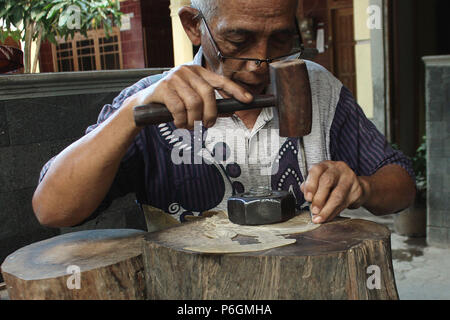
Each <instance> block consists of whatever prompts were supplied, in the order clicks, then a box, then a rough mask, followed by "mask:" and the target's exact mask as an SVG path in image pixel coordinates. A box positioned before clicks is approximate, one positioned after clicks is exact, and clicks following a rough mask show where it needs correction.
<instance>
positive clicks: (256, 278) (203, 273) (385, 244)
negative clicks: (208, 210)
mask: <svg viewBox="0 0 450 320" xmlns="http://www.w3.org/2000/svg"><path fill="white" fill-rule="evenodd" d="M198 223H199V222H193V223H189V224H186V225H183V226H181V227H176V228H171V229H167V230H165V231H164V232H158V233H153V234H147V235H146V236H145V237H144V242H145V243H144V248H143V258H144V265H145V270H146V271H147V272H146V284H147V297H148V298H149V299H219V300H226V299H248V300H253V299H261V300H266V299H268V300H271V299H398V293H397V289H396V285H395V278H394V274H393V268H392V258H391V249H390V232H389V230H388V229H387V228H386V227H384V226H381V225H378V224H376V223H373V222H369V221H364V220H339V221H336V222H332V223H328V224H325V225H322V226H321V227H320V228H318V229H315V230H313V231H309V232H306V233H302V234H296V235H291V236H289V238H292V239H296V243H295V244H292V245H288V246H284V247H279V248H274V249H270V250H266V251H260V252H249V253H239V254H203V253H197V252H191V251H189V250H185V249H183V248H185V247H186V246H187V245H188V244H189V241H190V240H189V239H190V238H191V241H192V242H194V243H195V241H196V238H195V234H196V232H197V230H196V224H198ZM247 240H248V239H247ZM371 265H377V266H379V267H380V270H381V273H380V276H381V289H380V290H376V289H373V290H370V289H368V288H367V285H366V282H367V279H368V278H369V276H370V274H367V268H368V267H369V266H371Z"/></svg>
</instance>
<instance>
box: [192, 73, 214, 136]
mask: <svg viewBox="0 0 450 320" xmlns="http://www.w3.org/2000/svg"><path fill="white" fill-rule="evenodd" d="M187 72H189V83H190V85H191V87H192V88H193V89H194V90H195V91H196V92H197V93H198V94H199V96H200V97H201V98H202V100H203V119H202V120H203V125H204V126H205V127H207V128H210V127H212V126H213V125H214V124H215V122H216V119H217V105H216V94H215V91H214V88H213V87H212V86H211V85H210V84H209V83H208V82H206V80H204V79H203V78H202V77H200V76H198V75H197V73H195V72H193V71H192V70H191V69H189V70H188V71H187Z"/></svg>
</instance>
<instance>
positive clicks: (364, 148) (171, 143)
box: [39, 49, 414, 222]
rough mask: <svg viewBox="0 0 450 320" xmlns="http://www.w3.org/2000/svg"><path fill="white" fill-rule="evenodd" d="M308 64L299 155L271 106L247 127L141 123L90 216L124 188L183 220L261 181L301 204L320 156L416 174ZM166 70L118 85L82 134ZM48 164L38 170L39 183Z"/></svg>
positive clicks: (234, 122)
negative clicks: (307, 113)
mask: <svg viewBox="0 0 450 320" xmlns="http://www.w3.org/2000/svg"><path fill="white" fill-rule="evenodd" d="M202 57H203V55H202V50H201V49H200V51H199V52H198V54H197V55H196V57H195V58H194V60H193V61H192V62H191V63H190V64H195V65H201V64H202ZM306 64H307V69H308V74H309V78H310V84H311V90H312V100H313V125H312V132H311V134H310V135H309V136H306V137H304V147H305V149H304V150H305V152H304V153H303V152H301V151H302V150H301V149H300V140H299V138H282V137H280V136H279V123H278V114H277V111H276V109H275V108H267V109H263V111H262V112H261V113H260V115H259V117H258V119H257V121H256V123H255V125H254V127H253V129H251V130H249V129H247V128H246V126H245V125H244V123H243V122H242V121H241V120H240V119H239V117H237V116H235V115H233V116H232V117H228V118H218V119H217V122H216V124H215V125H214V126H213V127H212V128H210V129H206V128H204V127H203V126H202V125H201V123H197V124H196V126H195V130H192V131H187V130H177V129H176V127H175V126H174V124H173V122H172V123H165V124H161V125H155V126H146V127H145V128H143V129H142V131H141V132H140V133H139V134H138V135H137V137H136V138H135V139H134V142H133V143H132V145H131V146H130V148H129V149H128V152H127V153H126V155H125V157H124V158H123V159H122V162H121V165H120V168H119V170H118V173H117V175H116V177H115V179H114V182H113V184H112V186H111V188H110V190H109V192H108V194H107V196H106V197H105V199H104V200H103V202H102V204H101V205H100V206H99V208H98V209H97V210H96V211H95V212H94V213H93V214H92V215H91V216H90V217H89V220H90V219H94V218H95V217H97V216H98V215H99V214H100V213H101V212H102V211H104V210H105V209H106V208H108V207H109V206H110V204H111V203H112V201H113V200H114V199H116V198H118V197H122V196H125V195H127V194H129V193H135V194H136V198H137V202H138V203H139V204H148V205H152V206H154V207H157V208H160V209H162V210H164V211H165V212H167V213H168V214H170V215H172V216H173V217H174V218H176V219H178V220H179V221H181V222H184V221H185V217H186V216H187V215H195V216H198V215H201V214H202V213H203V212H205V211H209V210H226V205H227V199H228V198H229V197H230V196H232V195H234V194H237V193H243V192H246V191H249V190H250V189H251V188H254V187H260V186H266V187H269V188H272V189H276V190H287V191H290V192H291V193H292V194H293V195H294V196H295V198H296V201H297V207H298V208H300V207H301V206H302V205H303V204H304V202H305V200H304V197H303V194H302V192H301V190H300V185H301V184H302V182H303V181H304V180H305V179H304V177H306V174H307V170H308V169H310V168H311V166H313V165H314V164H318V163H320V162H322V161H325V160H332V161H343V162H345V163H347V164H348V166H349V167H350V168H351V169H352V170H353V171H354V172H355V173H356V175H358V176H371V175H373V174H374V173H375V172H376V171H377V170H379V169H380V168H382V167H383V166H386V165H388V164H396V165H399V166H401V167H402V168H404V169H405V170H406V171H407V172H408V173H409V175H410V176H411V178H412V179H414V172H413V170H412V167H411V162H410V160H409V159H408V158H407V157H405V156H404V155H403V154H402V153H401V152H400V151H397V150H394V149H393V148H392V147H391V146H390V145H389V143H388V142H387V141H386V138H385V137H384V136H383V135H382V134H381V133H380V132H379V131H378V130H377V129H376V127H375V126H374V125H373V123H372V122H371V121H369V120H368V119H367V118H366V116H365V115H364V112H363V111H362V109H361V107H360V106H359V105H358V104H357V103H356V101H355V99H354V98H353V96H352V94H351V92H350V91H349V90H348V89H347V88H346V87H344V86H343V85H342V83H341V82H340V81H339V80H338V79H336V78H335V77H334V76H333V75H332V74H331V73H329V72H328V71H327V70H326V69H324V68H323V67H321V66H320V65H318V64H315V63H313V62H310V61H306ZM169 72H170V71H169ZM167 74H168V72H166V73H164V74H160V75H156V76H150V77H147V78H144V79H142V80H140V81H139V82H137V83H136V84H134V85H133V86H131V87H129V88H126V89H125V90H123V91H122V92H121V93H120V94H119V96H117V97H116V98H115V99H114V101H113V102H112V104H107V105H105V106H104V107H103V109H102V111H101V112H100V115H99V117H98V121H97V124H95V125H92V126H90V127H89V128H88V129H87V131H86V133H89V132H91V131H92V130H95V129H96V128H97V127H98V126H99V124H101V123H102V122H103V121H105V120H106V119H107V118H108V117H110V116H111V115H112V114H113V113H114V112H115V111H117V110H118V109H119V108H120V107H121V105H122V103H123V102H124V101H125V99H126V98H128V97H130V96H132V95H133V94H135V93H136V92H138V91H140V90H143V89H145V88H147V87H149V86H150V85H152V84H155V83H157V82H158V81H160V80H161V79H162V78H164V77H165V76H166V75H167ZM292 85H295V84H292ZM216 96H217V97H218V98H220V96H219V95H218V94H217V93H216ZM303 154H305V156H306V159H303ZM51 162H52V160H50V161H49V162H48V163H47V164H46V165H45V166H44V168H43V169H42V172H41V176H40V180H39V181H41V180H42V179H43V177H44V175H45V173H46V172H47V170H48V168H49V167H50V165H51ZM305 165H306V167H307V168H305Z"/></svg>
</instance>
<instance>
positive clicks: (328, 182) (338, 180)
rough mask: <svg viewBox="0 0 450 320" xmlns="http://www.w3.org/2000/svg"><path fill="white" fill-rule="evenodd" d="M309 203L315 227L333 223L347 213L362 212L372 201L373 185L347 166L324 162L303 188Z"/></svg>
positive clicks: (314, 168)
mask: <svg viewBox="0 0 450 320" xmlns="http://www.w3.org/2000/svg"><path fill="white" fill-rule="evenodd" d="M300 188H301V190H302V192H303V194H304V195H305V200H306V201H308V202H311V203H312V204H311V212H312V213H313V215H314V218H313V222H314V223H325V222H327V221H331V220H333V219H334V218H335V217H336V216H338V215H339V214H340V213H341V212H342V211H343V210H345V209H347V208H349V209H358V208H359V207H361V206H362V205H364V203H365V202H366V201H367V199H369V197H370V184H369V181H368V180H367V179H365V177H357V176H356V174H355V173H354V172H353V170H352V169H351V168H350V167H349V166H348V165H347V164H346V163H345V162H334V161H324V162H322V163H320V164H318V165H315V166H313V167H312V168H311V169H310V170H309V174H308V178H307V179H306V181H305V182H304V183H303V184H302V185H301V187H300Z"/></svg>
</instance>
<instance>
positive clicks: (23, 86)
mask: <svg viewBox="0 0 450 320" xmlns="http://www.w3.org/2000/svg"><path fill="white" fill-rule="evenodd" d="M160 72H161V70H156V69H152V70H150V69H145V70H133V71H108V72H84V73H55V74H38V75H14V76H1V77H0V264H1V263H2V262H3V260H4V259H5V258H6V256H8V255H9V254H10V253H12V252H14V251H15V250H17V249H19V248H21V247H23V246H25V245H28V244H31V243H33V242H37V241H40V240H43V239H47V238H50V237H53V236H55V235H58V234H60V233H65V232H71V231H78V230H85V229H104V228H135V229H142V228H144V229H145V220H144V218H143V216H142V214H141V213H140V212H139V210H138V208H137V205H136V204H135V202H134V197H133V196H131V195H130V196H128V197H125V198H123V199H119V200H116V202H115V203H114V204H113V205H112V206H111V207H110V209H109V210H108V211H107V212H105V213H104V214H102V215H101V216H100V217H98V218H97V219H96V220H94V221H91V222H88V223H86V224H85V225H83V226H80V227H77V228H64V229H63V230H59V229H50V228H44V227H42V226H41V225H40V224H39V222H38V221H37V219H36V217H35V215H34V213H33V210H32V206H31V198H32V195H33V192H34V190H35V188H36V185H37V182H38V178H39V173H40V170H41V168H42V166H43V165H44V164H45V163H46V162H47V161H48V160H49V159H50V158H52V157H53V156H55V155H56V154H58V153H59V152H60V151H62V150H63V149H64V148H66V147H67V146H68V145H69V144H71V143H72V142H73V141H75V140H77V139H78V138H79V137H81V136H82V135H83V134H84V131H85V129H86V127H87V126H89V125H91V124H94V123H96V121H97V117H98V114H99V112H100V110H101V108H102V107H103V105H105V104H107V103H111V102H112V100H113V99H114V97H115V96H116V95H117V94H118V93H119V92H120V91H121V90H122V89H123V88H125V87H127V86H129V85H131V84H133V83H135V82H136V81H138V80H139V79H141V78H144V77H145V76H147V75H150V74H155V73H160ZM0 282H1V276H0Z"/></svg>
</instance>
